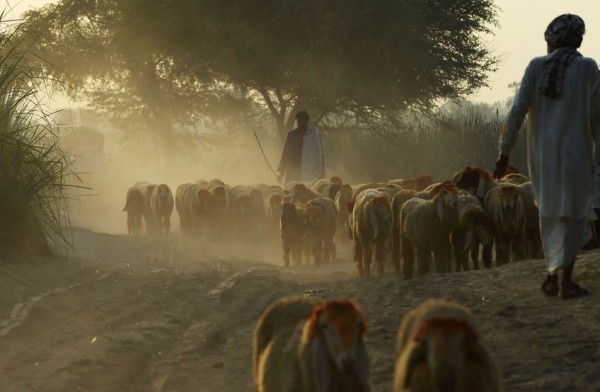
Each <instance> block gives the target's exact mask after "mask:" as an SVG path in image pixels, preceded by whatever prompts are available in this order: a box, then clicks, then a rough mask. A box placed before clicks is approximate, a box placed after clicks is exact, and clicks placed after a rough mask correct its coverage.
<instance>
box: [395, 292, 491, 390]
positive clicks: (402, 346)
mask: <svg viewBox="0 0 600 392" xmlns="http://www.w3.org/2000/svg"><path fill="white" fill-rule="evenodd" d="M394 391H395V392H434V391H453V392H473V391H478V392H498V391H500V377H499V373H498V370H497V368H496V365H495V363H494V361H493V360H492V357H491V355H490V353H489V351H488V349H487V347H486V346H485V344H484V343H483V341H482V338H481V335H480V333H479V331H478V328H477V325H476V323H475V320H474V316H473V313H472V312H471V311H470V310H469V309H468V308H466V307H465V306H463V305H460V304H458V303H455V302H450V301H447V300H441V299H430V300H428V301H426V302H424V303H423V304H421V305H420V306H418V307H417V308H415V309H412V310H410V311H409V312H408V313H407V314H406V315H405V316H404V318H403V320H402V323H401V325H400V328H399V330H398V337H397V342H396V360H395V375H394Z"/></svg>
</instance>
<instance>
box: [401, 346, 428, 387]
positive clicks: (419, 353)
mask: <svg viewBox="0 0 600 392" xmlns="http://www.w3.org/2000/svg"><path fill="white" fill-rule="evenodd" d="M425 359H426V356H425V350H424V349H423V346H422V345H421V344H416V345H415V346H414V347H413V349H412V351H411V352H410V354H409V356H408V360H407V361H406V369H405V374H406V378H405V379H404V389H407V390H408V389H410V386H411V381H412V375H413V370H414V368H415V367H416V366H417V365H418V364H420V363H422V362H423V361H424V360H425Z"/></svg>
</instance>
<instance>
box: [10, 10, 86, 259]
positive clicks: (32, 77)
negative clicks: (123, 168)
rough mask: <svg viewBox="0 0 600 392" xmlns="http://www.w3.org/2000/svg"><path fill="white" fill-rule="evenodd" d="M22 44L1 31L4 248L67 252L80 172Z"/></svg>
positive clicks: (38, 74)
mask: <svg viewBox="0 0 600 392" xmlns="http://www.w3.org/2000/svg"><path fill="white" fill-rule="evenodd" d="M0 19H1V16H0ZM21 46H22V45H20V43H19V42H17V40H16V39H15V36H14V35H12V34H11V33H10V32H7V31H0V252H2V253H6V251H9V250H18V251H34V252H41V253H45V254H50V253H57V252H63V251H66V250H67V249H68V247H69V244H70V241H69V238H70V237H69V232H70V230H69V229H70V224H69V216H68V211H67V202H68V198H67V193H66V191H67V188H68V187H69V185H68V183H67V182H68V181H72V180H71V179H70V178H69V177H73V178H74V179H75V180H76V175H75V173H74V172H73V171H72V169H71V167H70V165H69V163H68V161H67V159H66V156H65V154H64V153H63V152H62V150H61V149H60V148H59V147H58V144H57V143H58V138H57V136H56V133H55V131H56V129H55V127H54V125H53V124H52V122H51V121H50V117H49V115H48V114H46V113H45V110H44V106H43V104H42V103H41V101H40V98H39V96H40V94H39V91H38V89H37V88H36V86H37V85H40V84H41V83H37V82H39V81H40V80H42V81H43V79H42V78H43V76H40V75H41V74H40V73H39V72H37V70H36V69H34V68H33V67H32V66H30V65H29V64H28V62H27V60H26V57H27V50H26V49H22V48H21Z"/></svg>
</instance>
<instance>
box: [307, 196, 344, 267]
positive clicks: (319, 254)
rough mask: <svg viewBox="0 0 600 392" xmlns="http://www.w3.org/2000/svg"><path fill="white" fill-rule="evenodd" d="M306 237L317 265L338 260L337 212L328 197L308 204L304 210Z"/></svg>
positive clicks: (319, 198) (313, 200)
mask: <svg viewBox="0 0 600 392" xmlns="http://www.w3.org/2000/svg"><path fill="white" fill-rule="evenodd" d="M304 218H305V222H306V235H307V237H308V239H309V240H310V243H311V244H312V245H311V246H312V252H313V257H314V259H315V264H320V263H321V262H322V261H323V262H327V261H329V259H330V258H331V259H332V260H335V259H337V254H336V248H335V243H334V237H335V225H336V221H337V210H336V208H335V203H334V202H333V201H332V200H331V199H329V198H327V197H318V198H315V199H312V200H310V201H309V202H308V203H306V208H305V209H304Z"/></svg>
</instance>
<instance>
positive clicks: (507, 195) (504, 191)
mask: <svg viewBox="0 0 600 392" xmlns="http://www.w3.org/2000/svg"><path fill="white" fill-rule="evenodd" d="M519 199H520V195H519V190H518V189H517V188H516V187H514V186H502V187H500V189H498V200H499V201H500V205H501V206H502V210H503V211H504V212H505V213H511V212H513V211H516V209H517V206H518V202H519Z"/></svg>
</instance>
